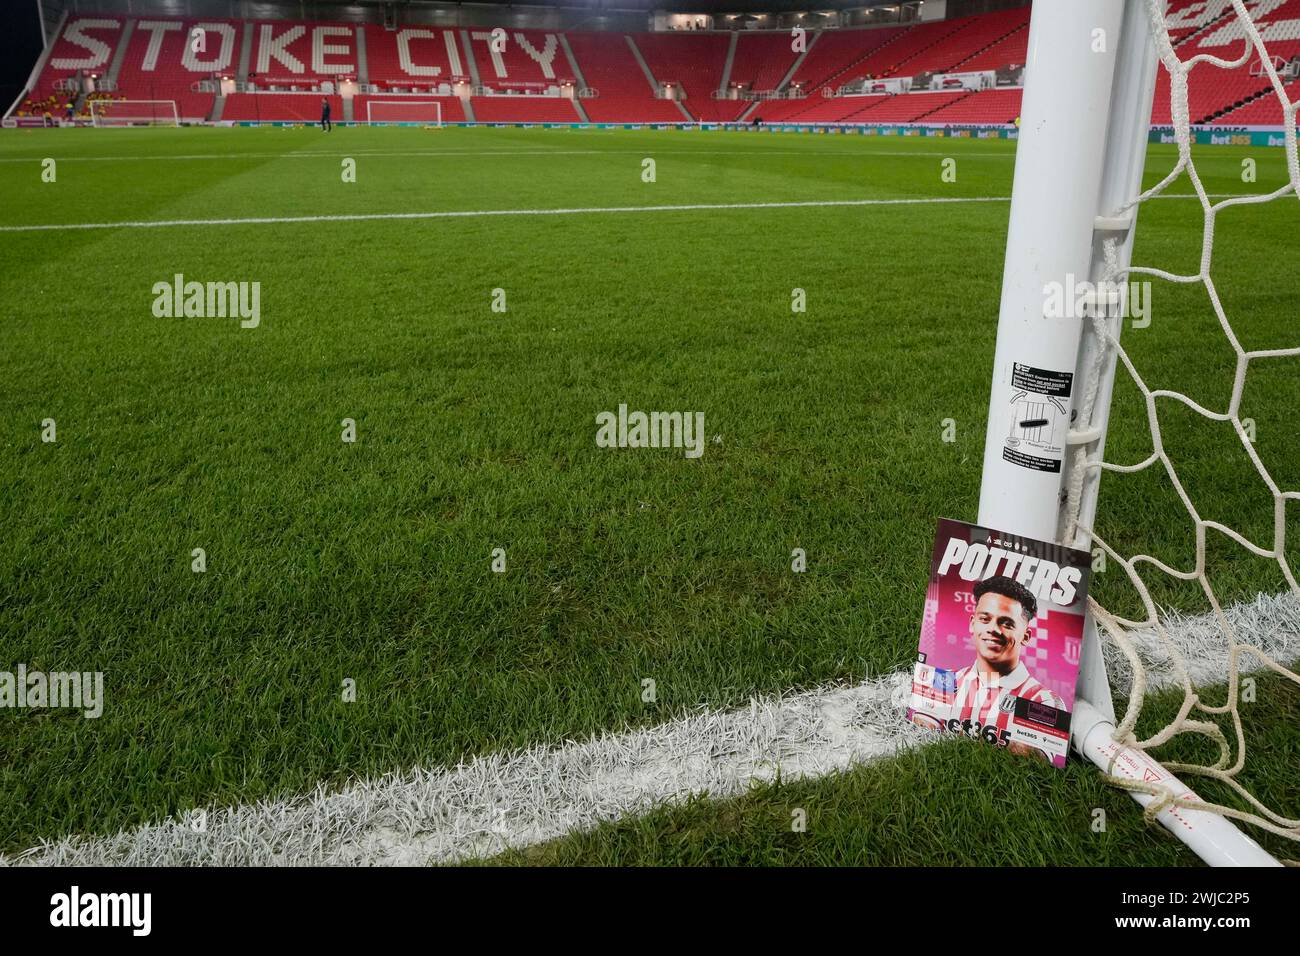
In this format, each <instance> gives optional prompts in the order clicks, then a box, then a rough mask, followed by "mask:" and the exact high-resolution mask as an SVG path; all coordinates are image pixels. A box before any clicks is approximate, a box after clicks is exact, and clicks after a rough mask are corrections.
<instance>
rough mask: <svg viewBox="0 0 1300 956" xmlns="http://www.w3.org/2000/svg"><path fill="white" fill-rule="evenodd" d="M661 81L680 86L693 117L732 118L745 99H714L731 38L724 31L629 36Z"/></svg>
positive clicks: (709, 120) (712, 119) (745, 104)
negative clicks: (740, 100) (739, 100)
mask: <svg viewBox="0 0 1300 956" xmlns="http://www.w3.org/2000/svg"><path fill="white" fill-rule="evenodd" d="M632 39H633V41H634V42H635V43H636V45H637V49H638V50H640V51H641V56H642V58H643V59H644V60H645V62H646V65H647V66H648V67H650V72H651V73H653V74H654V78H655V79H656V80H658V81H659V82H660V83H661V84H672V85H673V86H675V87H680V88H681V89H682V90H683V91H684V92H685V94H686V96H685V101H684V103H683V105H684V106H685V107H686V109H687V111H688V112H689V113H690V114H691V115H692V116H693V117H695V118H696V119H699V120H705V121H707V122H721V121H728V120H734V119H735V118H736V117H737V116H739V115H740V113H741V111H742V110H743V109H744V108H745V107H746V106H748V105H749V104H748V103H739V102H737V101H735V100H717V99H714V98H713V94H714V93H715V92H717V90H719V89H720V88H721V86H722V72H723V68H724V66H725V65H726V60H727V47H728V46H729V45H730V42H731V38H730V37H729V36H728V35H727V34H725V33H638V34H635V35H634V36H633V37H632Z"/></svg>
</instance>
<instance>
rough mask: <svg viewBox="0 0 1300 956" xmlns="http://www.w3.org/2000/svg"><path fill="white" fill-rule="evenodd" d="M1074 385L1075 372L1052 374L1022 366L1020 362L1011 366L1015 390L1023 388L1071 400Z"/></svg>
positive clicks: (1012, 382) (1040, 369)
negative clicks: (1071, 388)
mask: <svg viewBox="0 0 1300 956" xmlns="http://www.w3.org/2000/svg"><path fill="white" fill-rule="evenodd" d="M1073 383H1074V373H1073V372H1052V371H1049V370H1048V369H1045V368H1034V367H1033V366H1032V365H1021V364H1020V363H1019V362H1016V363H1014V364H1013V365H1012V366H1011V387H1012V388H1015V389H1021V388H1023V389H1024V390H1025V391H1027V392H1036V393H1037V394H1039V395H1052V396H1054V397H1056V398H1069V397H1070V387H1071V386H1072V385H1073Z"/></svg>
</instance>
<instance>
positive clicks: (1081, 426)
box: [978, 0, 1278, 866]
mask: <svg viewBox="0 0 1300 956" xmlns="http://www.w3.org/2000/svg"><path fill="white" fill-rule="evenodd" d="M1164 7H1165V3H1164V0H1089V2H1087V3H1077V2H1069V3H1049V2H1038V3H1035V4H1034V6H1033V10H1032V14H1031V19H1030V28H1029V47H1028V59H1027V63H1026V68H1025V89H1024V98H1023V105H1022V109H1021V120H1020V130H1019V141H1018V144H1017V149H1016V160H1015V178H1014V184H1013V188H1012V198H1011V216H1010V224H1009V228H1008V236H1007V253H1006V262H1005V266H1004V272H1003V283H1002V297H1001V303H1000V310H999V319H998V331H997V343H996V349H995V358H994V370H993V382H992V388H991V393H990V400H989V420H988V431H987V434H986V440H985V449H984V460H983V473H982V478H981V486H980V504H979V518H978V523H979V524H980V525H981V526H983V527H988V528H996V529H998V530H1000V531H1006V532H1010V533H1012V534H1020V535H1025V536H1027V537H1032V538H1039V539H1043V540H1050V541H1057V542H1061V543H1063V544H1066V545H1069V546H1072V547H1075V548H1081V549H1084V550H1091V547H1092V544H1093V538H1092V535H1091V533H1090V530H1089V529H1091V528H1092V527H1093V517H1094V514H1095V510H1096V507H1097V495H1098V486H1099V483H1100V476H1101V468H1100V467H1092V465H1093V463H1094V462H1096V461H1099V460H1100V459H1101V456H1102V454H1103V452H1104V448H1105V437H1106V426H1107V424H1108V421H1107V420H1108V413H1109V406H1110V398H1111V390H1112V387H1113V381H1114V375H1115V370H1116V365H1117V354H1116V350H1115V347H1114V346H1113V345H1108V342H1110V341H1111V338H1108V337H1107V336H1109V337H1113V342H1114V343H1117V342H1118V338H1119V332H1120V327H1121V324H1122V312H1123V309H1122V308H1118V309H1117V308H1115V307H1114V303H1113V301H1112V302H1110V303H1109V304H1108V303H1107V302H1106V301H1103V299H1104V298H1105V297H1104V296H1102V295H1100V294H1099V293H1098V291H1097V290H1100V289H1102V288H1103V287H1107V285H1106V284H1107V282H1109V281H1110V280H1113V279H1115V277H1121V278H1122V279H1123V280H1127V278H1128V272H1129V269H1130V256H1131V253H1132V248H1133V239H1134V233H1135V227H1136V223H1137V212H1138V208H1139V206H1140V203H1139V202H1137V201H1135V200H1136V199H1137V198H1138V197H1139V196H1140V195H1141V194H1142V175H1143V166H1144V162H1145V158H1146V151H1147V143H1148V129H1149V126H1150V117H1151V107H1152V99H1153V94H1154V90H1155V79H1156V70H1157V65H1158V63H1159V59H1160V58H1159V55H1158V53H1159V44H1158V42H1157V36H1156V33H1157V24H1158V23H1160V22H1162V20H1163V16H1162V14H1163V10H1164ZM1184 95H1185V91H1184ZM1183 121H1184V124H1185V122H1186V117H1183ZM1071 286H1073V288H1071ZM1053 288H1057V289H1061V290H1063V292H1064V294H1065V295H1066V296H1067V297H1069V298H1070V299H1071V300H1073V298H1074V295H1075V291H1076V290H1080V291H1082V293H1083V294H1084V295H1085V296H1086V295H1089V294H1090V291H1089V290H1092V292H1091V294H1092V296H1093V298H1092V300H1091V314H1090V315H1089V317H1087V318H1079V317H1073V318H1067V317H1061V316H1060V315H1058V314H1055V313H1053V312H1052V310H1051V309H1049V305H1048V303H1049V296H1048V290H1049V289H1053ZM1103 328H1104V331H1105V333H1106V335H1105V336H1103V335H1101V334H1099V333H1098V332H1097V330H1099V329H1103ZM1026 391H1028V392H1030V393H1037V394H1035V396H1034V397H1035V398H1043V399H1044V406H1045V407H1048V408H1049V410H1050V411H1049V414H1050V415H1051V416H1053V423H1052V424H1053V425H1054V426H1055V427H1056V429H1057V432H1056V434H1057V436H1058V440H1057V441H1056V442H1054V443H1048V446H1047V447H1036V448H1034V449H1033V450H1032V452H1033V453H1032V454H1030V453H1027V452H1026V450H1025V449H1024V448H1023V446H1021V447H1017V445H1016V442H1015V441H1014V440H1013V439H1009V438H1008V436H1009V434H1012V432H1013V430H1014V424H1015V422H1014V414H1015V409H1016V407H1017V405H1016V404H1015V402H1016V399H1017V398H1018V397H1023V396H1024V395H1025V393H1026ZM1097 613H1098V609H1097V606H1096V605H1095V603H1092V604H1091V605H1090V612H1089V614H1088V620H1087V624H1086V630H1085V636H1084V645H1083V649H1082V652H1081V656H1080V668H1079V681H1078V695H1077V696H1078V699H1077V702H1076V705H1075V710H1074V715H1073V722H1072V727H1071V740H1072V743H1073V746H1074V748H1075V749H1076V750H1077V751H1078V752H1079V753H1080V754H1082V755H1083V756H1085V757H1087V758H1088V759H1089V760H1091V761H1093V762H1094V763H1096V764H1097V765H1098V766H1099V767H1100V768H1101V769H1102V770H1103V771H1104V772H1105V773H1106V774H1107V775H1108V776H1109V777H1110V778H1111V779H1112V780H1114V781H1116V782H1120V784H1121V785H1122V786H1125V787H1126V789H1129V792H1130V793H1131V794H1132V795H1133V796H1134V798H1135V799H1137V800H1138V802H1139V803H1142V804H1143V805H1144V806H1150V805H1151V804H1152V803H1153V801H1159V802H1158V803H1157V804H1156V807H1155V808H1154V809H1158V810H1159V812H1158V813H1155V814H1154V817H1155V819H1157V820H1159V821H1160V822H1161V823H1162V824H1163V825H1164V826H1165V827H1167V828H1168V829H1169V830H1170V831H1171V832H1173V833H1174V834H1175V835H1176V836H1177V837H1178V838H1179V839H1181V840H1183V841H1184V842H1185V843H1187V844H1188V845H1189V847H1190V848H1191V849H1193V850H1194V851H1195V852H1196V853H1197V854H1198V855H1199V856H1200V857H1201V858H1202V859H1203V860H1205V861H1206V862H1207V863H1210V864H1211V865H1255V866H1259V865H1272V866H1276V865H1278V864H1277V861H1276V860H1274V859H1273V857H1272V856H1271V855H1269V854H1268V853H1267V852H1265V851H1264V850H1263V849H1262V848H1261V847H1260V846H1259V844H1258V843H1256V842H1255V841H1254V840H1253V839H1251V838H1250V837H1248V836H1247V835H1246V834H1244V833H1243V832H1242V831H1241V830H1239V829H1238V828H1237V827H1236V826H1235V825H1234V824H1233V823H1232V822H1231V821H1230V820H1228V819H1226V818H1225V817H1224V816H1223V815H1221V814H1220V813H1213V812H1207V811H1206V810H1202V809H1195V808H1192V807H1191V806H1189V804H1192V803H1200V801H1199V798H1197V797H1196V796H1195V794H1194V793H1192V791H1190V790H1189V789H1188V788H1187V787H1186V786H1184V785H1183V784H1182V783H1180V782H1179V781H1178V779H1177V778H1176V777H1175V776H1174V774H1173V773H1171V772H1170V771H1169V770H1168V769H1167V768H1165V767H1164V766H1162V765H1161V764H1160V763H1159V762H1157V761H1156V760H1154V759H1153V758H1152V757H1150V756H1149V755H1148V754H1147V753H1146V752H1145V750H1143V749H1140V748H1138V747H1135V746H1128V745H1127V744H1126V743H1125V742H1124V740H1123V739H1116V738H1117V737H1118V736H1122V735H1117V734H1116V726H1117V724H1118V723H1119V722H1117V721H1116V717H1115V710H1114V704H1113V702H1112V699H1111V691H1110V684H1109V681H1108V679H1107V674H1106V668H1105V664H1104V661H1103V658H1102V654H1101V646H1100V641H1099V637H1098V629H1097V620H1096V617H1097ZM1134 692H1135V693H1138V692H1139V691H1138V690H1135V691H1134ZM1121 781H1123V782H1121ZM1180 801H1181V802H1180Z"/></svg>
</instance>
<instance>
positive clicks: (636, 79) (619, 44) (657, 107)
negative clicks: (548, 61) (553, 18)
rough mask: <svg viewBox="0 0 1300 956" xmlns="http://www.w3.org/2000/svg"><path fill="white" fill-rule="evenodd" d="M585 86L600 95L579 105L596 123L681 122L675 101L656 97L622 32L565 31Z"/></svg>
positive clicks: (682, 118) (681, 118) (682, 119)
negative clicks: (620, 33) (611, 33)
mask: <svg viewBox="0 0 1300 956" xmlns="http://www.w3.org/2000/svg"><path fill="white" fill-rule="evenodd" d="M565 36H566V37H567V38H568V41H569V46H570V47H571V48H572V49H573V55H574V56H575V57H576V58H577V60H578V66H579V67H580V68H581V69H582V74H583V77H584V78H585V79H586V81H587V86H588V87H589V88H591V89H594V90H596V91H597V92H598V93H599V95H598V96H594V97H591V98H590V99H584V100H583V101H582V107H583V109H584V110H586V111H587V115H588V116H589V117H590V118H591V120H592V121H593V122H596V123H681V122H684V120H685V117H683V116H682V113H681V110H679V109H678V108H677V104H675V103H673V102H672V101H670V100H661V99H656V98H655V95H654V90H652V89H651V87H650V84H649V82H648V81H647V80H646V78H645V74H644V73H642V72H641V66H640V64H638V63H637V62H636V58H635V57H634V56H633V55H632V49H631V47H629V46H628V45H627V41H626V40H625V39H624V38H623V37H622V35H615V36H614V37H611V36H610V35H609V34H607V33H566V34H565Z"/></svg>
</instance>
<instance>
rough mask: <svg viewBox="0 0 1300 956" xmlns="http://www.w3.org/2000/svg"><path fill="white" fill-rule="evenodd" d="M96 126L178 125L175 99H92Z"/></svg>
mask: <svg viewBox="0 0 1300 956" xmlns="http://www.w3.org/2000/svg"><path fill="white" fill-rule="evenodd" d="M90 121H91V123H92V124H93V125H95V126H178V125H180V120H179V118H178V116H177V114H176V101H175V100H91V101H90Z"/></svg>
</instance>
